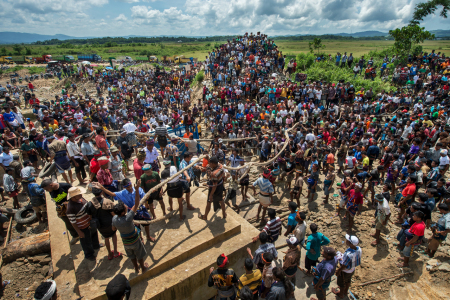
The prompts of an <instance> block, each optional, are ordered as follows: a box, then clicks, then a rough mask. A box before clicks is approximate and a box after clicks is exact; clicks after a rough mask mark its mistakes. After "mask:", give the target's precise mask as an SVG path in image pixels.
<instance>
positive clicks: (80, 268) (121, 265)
mask: <svg viewBox="0 0 450 300" xmlns="http://www.w3.org/2000/svg"><path fill="white" fill-rule="evenodd" d="M165 201H166V203H167V200H165ZM191 203H192V204H193V205H194V206H195V207H197V208H201V210H202V211H204V206H205V204H206V196H205V195H204V194H203V193H195V194H194V195H193V196H192V198H191ZM174 208H177V205H176V204H175V207H174ZM185 214H186V219H185V221H184V222H181V221H179V219H178V215H176V216H173V217H172V218H170V219H164V220H161V221H159V222H157V223H155V224H152V225H150V233H151V235H152V236H154V237H155V238H156V243H147V244H145V247H146V250H147V254H148V256H147V257H146V260H145V261H146V263H148V265H149V266H150V269H149V270H148V271H147V272H146V273H145V274H139V275H137V274H135V272H134V267H133V265H132V263H131V260H130V259H128V258H127V257H126V256H125V255H124V256H123V257H122V258H115V259H113V260H108V258H107V250H106V247H103V248H101V249H100V250H99V252H98V255H97V261H96V262H91V261H88V260H85V259H84V255H83V251H82V249H81V245H80V244H79V243H77V244H76V245H74V246H72V257H73V259H74V265H75V270H76V277H77V283H78V285H79V290H80V295H81V296H84V297H85V298H86V299H101V298H102V297H104V290H105V287H106V285H107V284H108V282H109V281H110V280H111V279H112V278H113V277H114V276H115V275H116V274H123V275H125V276H126V277H127V278H129V280H130V283H131V285H132V286H135V285H136V284H138V283H139V282H141V281H145V284H148V282H147V281H148V278H151V277H153V276H157V275H159V274H161V273H163V272H166V271H167V270H171V269H172V268H174V267H176V266H177V265H179V264H180V263H182V262H183V261H186V260H189V259H190V258H191V257H193V256H195V255H197V254H199V253H202V252H203V251H205V250H208V249H210V248H211V247H215V246H217V245H221V244H222V245H226V244H228V240H229V239H230V238H232V237H233V236H234V235H238V234H239V233H240V232H241V224H240V223H239V222H238V221H237V220H235V218H232V217H229V218H227V219H226V220H224V219H222V218H221V217H218V216H217V215H214V216H213V217H212V220H211V221H208V222H205V221H203V220H200V219H198V218H197V215H198V211H187V210H186V209H185ZM157 215H159V216H162V213H161V211H159V212H158V211H157ZM220 215H221V214H220ZM210 217H211V214H210ZM117 235H118V239H119V241H118V250H119V251H120V252H122V253H125V251H124V248H123V244H122V241H121V240H120V236H119V234H117ZM210 259H211V257H204V258H203V259H202V258H200V259H199V261H198V262H197V263H196V264H200V262H201V261H202V260H203V261H205V263H207V264H209V263H210ZM213 261H215V259H213ZM176 269H179V268H178V267H176ZM185 273H186V274H188V273H189V274H190V272H188V271H186V269H185V270H183V274H185ZM151 281H152V282H153V280H151ZM168 284H169V285H171V284H172V282H170V283H168ZM152 286H153V283H152ZM103 299H104V298H103Z"/></svg>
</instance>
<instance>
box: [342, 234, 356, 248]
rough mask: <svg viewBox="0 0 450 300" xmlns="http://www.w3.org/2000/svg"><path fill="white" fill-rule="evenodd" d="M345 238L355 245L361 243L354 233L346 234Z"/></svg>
mask: <svg viewBox="0 0 450 300" xmlns="http://www.w3.org/2000/svg"><path fill="white" fill-rule="evenodd" d="M345 239H346V240H347V241H349V242H350V243H352V245H354V246H357V245H358V244H359V239H358V238H357V237H356V236H354V235H349V234H346V235H345Z"/></svg>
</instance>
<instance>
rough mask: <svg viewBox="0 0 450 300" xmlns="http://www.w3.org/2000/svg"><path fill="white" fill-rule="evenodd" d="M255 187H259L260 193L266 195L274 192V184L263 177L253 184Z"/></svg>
mask: <svg viewBox="0 0 450 300" xmlns="http://www.w3.org/2000/svg"><path fill="white" fill-rule="evenodd" d="M253 186H258V187H259V189H260V191H261V192H263V193H266V194H269V193H273V192H274V190H273V185H272V183H271V182H270V181H269V179H266V178H263V177H259V178H258V179H256V181H255V182H253Z"/></svg>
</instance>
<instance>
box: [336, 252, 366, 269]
mask: <svg viewBox="0 0 450 300" xmlns="http://www.w3.org/2000/svg"><path fill="white" fill-rule="evenodd" d="M361 256H362V251H361V248H360V247H356V250H353V249H352V248H348V249H347V250H345V252H344V257H343V258H342V261H341V262H340V263H341V264H342V265H345V266H346V268H345V269H344V270H342V271H344V272H345V273H353V272H354V271H355V268H356V267H357V266H359V265H360V264H361Z"/></svg>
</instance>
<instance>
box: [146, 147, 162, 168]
mask: <svg viewBox="0 0 450 300" xmlns="http://www.w3.org/2000/svg"><path fill="white" fill-rule="evenodd" d="M146 144H147V146H146V147H145V148H144V150H145V159H144V164H150V165H151V166H152V170H153V171H155V172H158V173H159V169H160V164H159V160H158V156H159V154H158V150H156V147H155V141H154V140H148V141H147V142H146Z"/></svg>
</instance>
